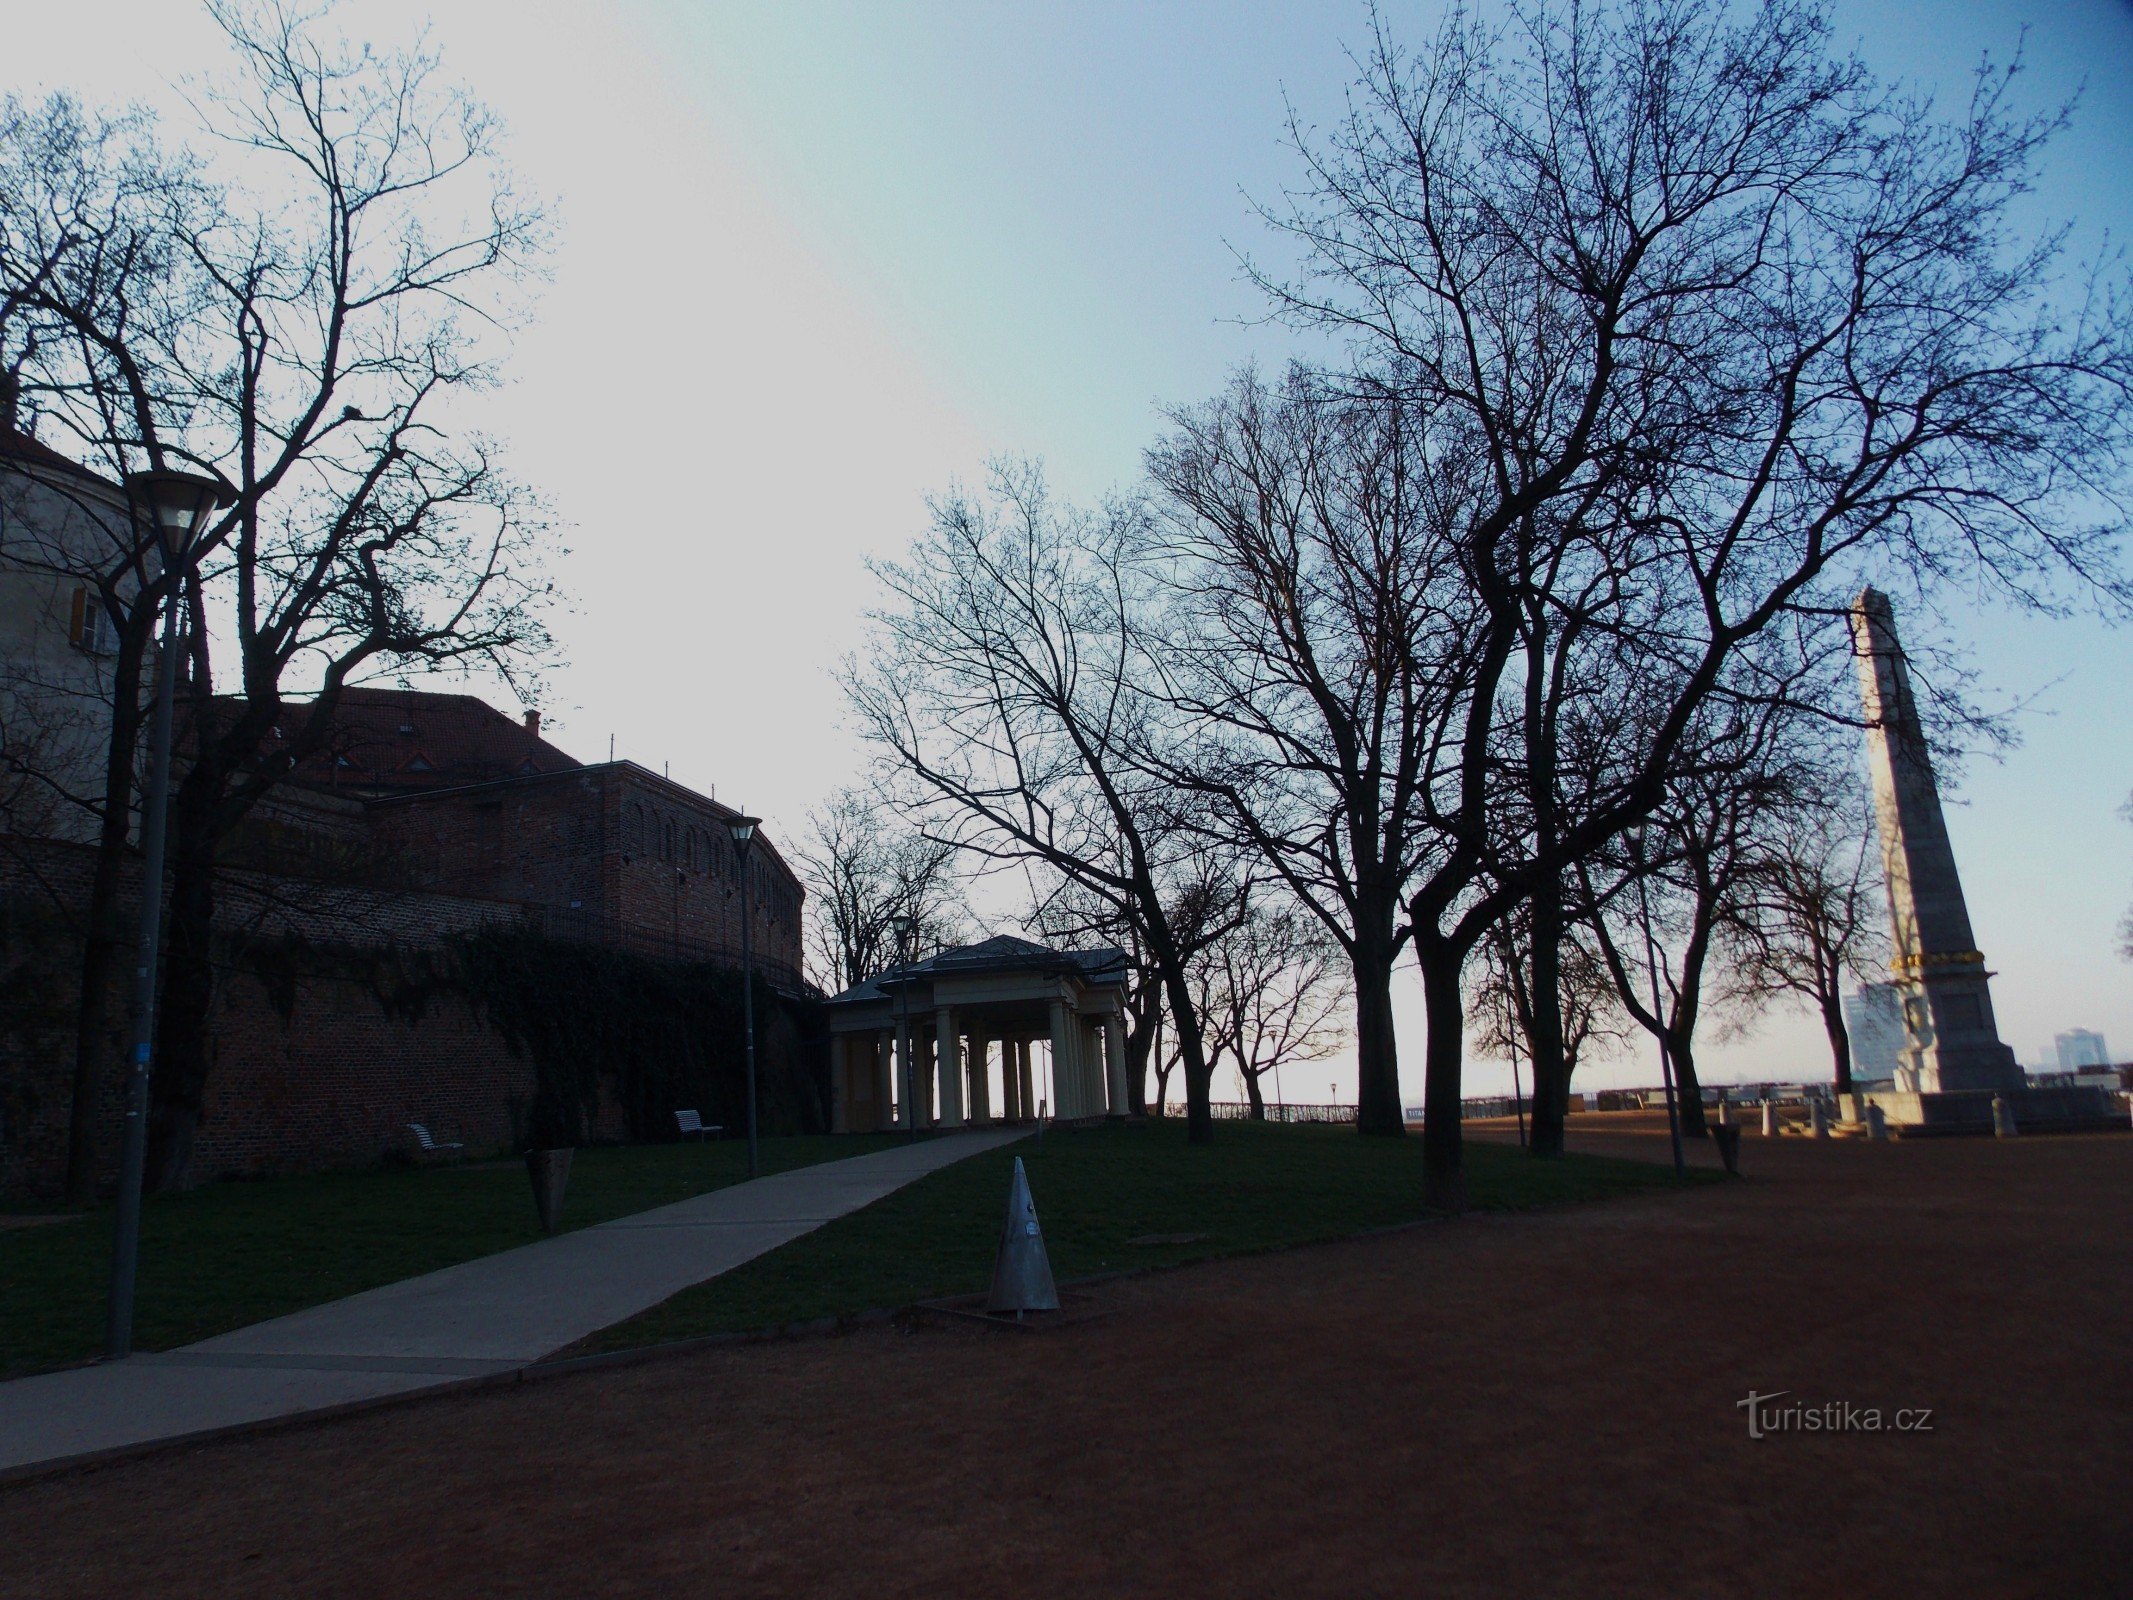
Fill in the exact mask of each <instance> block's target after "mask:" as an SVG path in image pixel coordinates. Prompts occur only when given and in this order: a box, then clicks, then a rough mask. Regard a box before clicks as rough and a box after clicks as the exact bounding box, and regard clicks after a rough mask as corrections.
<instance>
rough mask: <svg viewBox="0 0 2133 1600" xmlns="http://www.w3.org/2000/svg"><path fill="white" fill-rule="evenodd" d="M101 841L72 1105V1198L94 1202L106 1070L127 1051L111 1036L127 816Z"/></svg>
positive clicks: (77, 1023) (84, 956) (84, 953)
mask: <svg viewBox="0 0 2133 1600" xmlns="http://www.w3.org/2000/svg"><path fill="white" fill-rule="evenodd" d="M111 831H112V830H111V827H110V826H109V824H108V823H107V825H106V826H105V829H104V834H105V837H104V838H102V839H99V840H98V841H97V849H96V868H95V872H94V875H93V876H92V877H91V879H90V883H89V916H88V922H87V936H86V937H85V938H84V939H83V940H82V950H81V994H80V1003H79V1005H78V1007H77V1009H76V1011H75V1017H74V1082H73V1089H72V1095H73V1098H72V1100H71V1102H70V1103H69V1105H68V1108H67V1199H68V1200H69V1201H71V1202H72V1203H73V1204H75V1205H89V1204H91V1203H92V1202H94V1201H95V1199H96V1170H97V1169H96V1132H97V1128H96V1124H97V1112H98V1110H99V1107H100V1101H101V1094H100V1092H99V1091H100V1090H101V1089H102V1086H103V1078H104V1069H105V1067H106V1065H107V1064H108V1063H109V1062H110V1061H111V1060H112V1059H113V1058H114V1057H115V1056H117V1055H118V1054H120V1053H121V1052H120V1051H119V1050H118V1049H117V1048H116V1047H115V1046H114V1044H113V1041H112V1038H111V983H112V980H113V979H114V978H115V977H116V976H117V975H118V970H119V968H118V962H119V949H120V939H119V877H120V874H121V873H122V872H124V870H125V865H126V824H125V814H124V812H121V813H120V816H119V818H118V838H117V840H116V841H115V842H114V841H113V840H112V839H111V838H110V837H109V835H110V833H111Z"/></svg>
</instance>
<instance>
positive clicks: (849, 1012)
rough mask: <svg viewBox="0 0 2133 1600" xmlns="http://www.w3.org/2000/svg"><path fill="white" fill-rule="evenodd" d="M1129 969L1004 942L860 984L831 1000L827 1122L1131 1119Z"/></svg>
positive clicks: (902, 1124)
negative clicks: (1037, 1049) (1126, 1010)
mask: <svg viewBox="0 0 2133 1600" xmlns="http://www.w3.org/2000/svg"><path fill="white" fill-rule="evenodd" d="M1126 973H1127V967H1126V955H1125V952H1124V951H1122V950H1118V949H1115V948H1105V949H1101V950H1050V949H1047V948H1045V947H1044V946H1043V945H1041V944H1032V943H1031V942H1030V941H1029V940H1027V939H1017V938H1014V937H1012V936H1010V935H1007V934H999V935H996V936H994V937H993V938H990V939H986V940H984V941H982V942H981V943H978V944H970V945H962V946H959V947H958V948H956V949H953V950H943V951H942V952H941V953H940V954H939V955H936V956H933V957H930V958H929V959H927V960H925V961H919V962H914V963H912V964H911V965H909V966H903V967H892V968H890V969H889V970H888V971H887V972H884V973H881V974H879V975H877V976H875V977H872V978H869V979H867V981H866V982H864V983H861V984H855V985H854V986H853V987H852V988H849V989H847V990H845V991H844V993H842V994H840V995H836V996H834V997H832V998H831V1000H830V1002H829V1015H830V1095H831V1122H830V1126H831V1128H832V1129H833V1130H834V1131H836V1132H838V1133H869V1132H874V1131H877V1130H881V1129H888V1128H911V1127H929V1126H938V1127H960V1126H963V1125H965V1124H969V1123H979V1122H1020V1121H1025V1120H1028V1119H1030V1118H1034V1117H1035V1116H1037V1115H1038V1113H1039V1110H1040V1108H1041V1109H1043V1110H1044V1112H1045V1114H1046V1115H1049V1116H1053V1117H1058V1118H1062V1119H1073V1118H1080V1117H1100V1116H1105V1115H1110V1116H1124V1115H1125V1113H1126V1108H1127V1105H1128V1103H1129V1101H1128V1096H1127V1092H1126V1036H1125V1028H1124V1024H1123V1020H1122V1013H1123V1006H1124V1001H1125V987H1126ZM1038 1044H1042V1045H1043V1046H1044V1047H1045V1050H1044V1056H1043V1059H1042V1060H1039V1061H1033V1060H1032V1053H1031V1052H1032V1046H1034V1045H1038ZM995 1047H997V1049H996V1048H995ZM1047 1072H1048V1074H1049V1078H1050V1082H1049V1084H1048V1085H1047V1083H1046V1081H1045V1078H1046V1075H1047ZM907 1090H908V1092H907Z"/></svg>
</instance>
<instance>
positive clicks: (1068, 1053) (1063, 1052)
mask: <svg viewBox="0 0 2133 1600" xmlns="http://www.w3.org/2000/svg"><path fill="white" fill-rule="evenodd" d="M1074 1033H1075V1023H1074V1014H1073V1013H1072V1012H1071V1011H1069V1010H1067V1008H1066V1002H1065V1001H1064V1000H1054V1001H1053V1002H1052V1115H1053V1116H1055V1117H1070V1116H1073V1115H1074V1112H1073V1111H1072V1109H1071V1107H1072V1104H1073V1101H1072V1099H1071V1096H1072V1094H1073V1085H1074Z"/></svg>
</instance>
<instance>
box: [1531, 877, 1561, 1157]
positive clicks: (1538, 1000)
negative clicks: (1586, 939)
mask: <svg viewBox="0 0 2133 1600" xmlns="http://www.w3.org/2000/svg"><path fill="white" fill-rule="evenodd" d="M1531 918H1532V943H1531V945H1530V947H1529V950H1528V952H1527V961H1528V965H1529V967H1530V969H1531V971H1532V979H1531V981H1530V982H1529V983H1528V985H1527V989H1528V993H1529V997H1530V999H1529V1003H1530V1004H1531V1006H1532V1008H1533V1022H1532V1027H1531V1029H1530V1030H1529V1031H1528V1033H1527V1035H1526V1046H1527V1053H1528V1055H1529V1056H1530V1057H1531V1065H1532V1071H1533V1122H1532V1128H1533V1131H1532V1135H1531V1142H1530V1143H1529V1145H1528V1147H1527V1148H1528V1151H1529V1153H1530V1154H1532V1155H1536V1156H1559V1155H1561V1154H1562V1153H1563V1119H1564V1116H1565V1115H1566V1114H1567V1112H1568V1111H1569V1106H1570V1066H1569V1062H1568V1061H1567V1060H1566V1059H1565V1057H1564V1053H1563V899H1562V893H1561V891H1560V890H1559V889H1557V888H1555V887H1554V886H1553V885H1548V886H1544V887H1543V888H1542V889H1541V890H1540V891H1539V892H1537V893H1536V894H1535V895H1534V896H1533V899H1532V902H1531Z"/></svg>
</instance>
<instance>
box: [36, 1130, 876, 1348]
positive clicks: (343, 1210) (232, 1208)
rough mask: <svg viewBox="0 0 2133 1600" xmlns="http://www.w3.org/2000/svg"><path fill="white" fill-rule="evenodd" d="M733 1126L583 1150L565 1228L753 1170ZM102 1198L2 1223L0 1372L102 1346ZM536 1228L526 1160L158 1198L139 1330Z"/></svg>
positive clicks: (106, 1271)
mask: <svg viewBox="0 0 2133 1600" xmlns="http://www.w3.org/2000/svg"><path fill="white" fill-rule="evenodd" d="M891 1139H892V1136H890V1135H878V1136H877V1135H861V1136H854V1135H845V1136H842V1137H836V1138H828V1137H821V1138H789V1139H765V1140H763V1141H762V1164H763V1170H764V1171H765V1172H780V1171H783V1170H785V1169H786V1168H789V1167H803V1166H809V1165H812V1164H813V1163H815V1162H817V1161H833V1160H837V1159H840V1158H842V1157H845V1156H856V1155H863V1154H865V1153H866V1152H867V1151H868V1150H873V1149H879V1148H880V1147H881V1146H882V1145H884V1144H886V1143H889V1142H891ZM747 1167H748V1151H747V1146H746V1145H745V1144H744V1143H743V1142H742V1141H740V1140H737V1139H733V1140H719V1141H716V1142H703V1143H688V1144H659V1145H637V1146H630V1147H626V1148H609V1149H590V1150H580V1151H579V1152H578V1153H577V1157H576V1159H575V1160H574V1161H573V1162H572V1164H571V1172H570V1187H569V1189H568V1191H567V1192H566V1194H565V1197H564V1205H563V1226H564V1228H566V1229H569V1228H583V1227H586V1226H588V1225H590V1224H592V1223H596V1222H606V1221H609V1220H610V1219H612V1218H615V1217H621V1216H627V1215H628V1214H629V1213H631V1212H633V1211H644V1210H647V1209H649V1208H650V1207H652V1206H661V1205H665V1204H667V1203H668V1202H669V1201H674V1200H685V1199H687V1198H688V1197H689V1196H691V1195H695V1194H702V1193H703V1192H704V1191H705V1190H707V1189H718V1188H723V1187H724V1186H725V1185H727V1184H729V1183H737V1182H739V1181H740V1180H741V1179H742V1178H744V1177H746V1176H747ZM111 1220H112V1211H111V1208H110V1207H109V1206H105V1207H102V1208H100V1209H98V1210H96V1211H94V1212H86V1213H83V1214H81V1215H79V1216H77V1217H72V1218H69V1219H68V1220H66V1221H64V1222H49V1223H39V1224H37V1225H36V1226H31V1227H19V1226H18V1227H5V1228H0V1376H5V1377H14V1376H18V1375H20V1374H22V1373H25V1372H33V1371H37V1370H39V1369H41V1368H46V1367H55V1366H64V1365H67V1364H69V1363H71V1362H76V1361H82V1360H86V1359H88V1358H90V1357H93V1356H95V1355H97V1354H98V1353H100V1352H101V1350H102V1348H103V1340H104V1334H103V1329H104V1305H105V1294H106V1291H107V1289H108V1286H109V1281H110V1272H111ZM540 1236H541V1232H540V1223H539V1220H538V1218H537V1217H536V1216H535V1214H534V1209H533V1189H532V1185H531V1184H529V1183H528V1182H527V1180H526V1169H525V1167H524V1165H523V1164H521V1163H519V1162H516V1161H513V1162H509V1163H503V1164H471V1165H467V1166H458V1167H445V1166H433V1167H428V1168H424V1169H421V1170H412V1171H411V1170H390V1169H388V1170H375V1171H367V1172H338V1173H325V1174H320V1175H318V1176H314V1177H305V1178H276V1179H270V1180H264V1181H259V1182H243V1183H215V1184H209V1185H207V1186H206V1187H204V1188H201V1189H196V1190H194V1191H193V1192H192V1193H190V1194H182V1195H168V1196H155V1197H152V1198H151V1199H150V1200H149V1201H148V1203H147V1205H146V1206H145V1207H144V1209H143V1214H142V1218H141V1266H140V1282H139V1287H138V1291H137V1293H138V1301H137V1310H136V1312H135V1321H134V1342H135V1344H136V1346H137V1347H138V1348H140V1349H143V1350H168V1349H171V1348H173V1347H175V1346H177V1345H181V1344H189V1343H191V1342H192V1341H193V1340H195V1339H205V1338H207V1337H208V1336H210V1335H211V1334H217V1333H226V1332H228V1331H229V1330H230V1329H232V1328H241V1327H244V1326H245V1325H246V1324H247V1323H252V1322H258V1321H261V1320H263V1319H264V1318H267V1317H277V1316H281V1315H283V1314H284V1313H286V1312H290V1311H299V1310H302V1309H303V1308H304V1307H305V1306H314V1305H319V1304H321V1303H323V1302H325V1301H328V1300H337V1299H339V1298H341V1296H343V1295H350V1294H355V1293H357V1292H358V1291H359V1290H363V1289H372V1288H376V1287H377V1286H378V1285H380V1284H385V1283H393V1282H395V1281H397V1280H399V1279H401V1278H407V1277H412V1276H414V1275H415V1274H416V1273H420V1272H431V1271H434V1270H436V1269H437V1268H439V1267H448V1266H451V1265H453V1264H454V1263H455V1262H460V1261H468V1260H471V1259H473V1258H474V1257H475V1256H483V1255H488V1254H490V1253H491V1252H492V1251H497V1250H508V1249H510V1248H511V1247H512V1246H513V1245H521V1244H529V1243H531V1242H532V1241H533V1240H535V1239H538V1238H539V1237H540Z"/></svg>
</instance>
